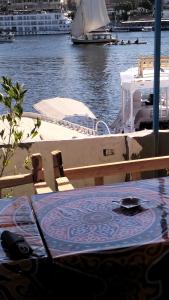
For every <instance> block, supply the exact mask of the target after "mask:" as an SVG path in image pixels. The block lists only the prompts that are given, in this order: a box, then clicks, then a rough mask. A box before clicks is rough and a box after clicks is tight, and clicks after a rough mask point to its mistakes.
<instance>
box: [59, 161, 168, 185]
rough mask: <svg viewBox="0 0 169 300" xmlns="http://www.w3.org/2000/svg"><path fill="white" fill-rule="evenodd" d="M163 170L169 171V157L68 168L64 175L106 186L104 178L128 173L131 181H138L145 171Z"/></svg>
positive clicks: (70, 178)
mask: <svg viewBox="0 0 169 300" xmlns="http://www.w3.org/2000/svg"><path fill="white" fill-rule="evenodd" d="M162 169H169V156H160V157H151V158H143V159H137V160H129V161H121V162H113V163H107V164H99V165H91V166H83V167H77V168H68V169H65V170H64V174H65V176H66V177H68V178H69V180H73V179H85V178H94V179H95V185H102V184H104V176H112V175H117V174H120V173H123V174H124V173H125V174H126V173H127V174H129V175H130V180H137V179H141V173H142V172H144V171H156V170H162Z"/></svg>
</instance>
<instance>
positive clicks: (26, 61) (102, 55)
mask: <svg viewBox="0 0 169 300" xmlns="http://www.w3.org/2000/svg"><path fill="white" fill-rule="evenodd" d="M118 37H119V39H124V40H128V39H130V40H134V39H136V38H137V37H138V38H139V39H140V40H144V41H145V40H146V41H147V44H146V45H126V46H120V45H119V46H106V45H72V43H71V40H70V36H69V35H60V36H37V37H36V36H33V37H17V38H16V41H15V42H14V43H12V44H5V43H4V44H1V45H0V76H2V75H5V76H6V75H7V76H10V77H12V78H13V79H14V80H17V81H19V82H21V83H24V85H25V87H26V88H27V90H28V92H27V94H26V99H25V100H26V101H25V107H24V108H25V110H27V111H30V110H31V111H33V108H32V105H33V104H34V103H36V102H38V101H39V100H41V99H45V98H50V97H57V96H58V97H68V98H74V99H77V100H82V101H83V102H84V103H86V104H87V105H88V106H89V107H90V108H91V109H92V111H93V112H94V113H95V115H96V116H98V117H99V118H101V119H103V120H104V121H106V122H107V123H108V124H110V123H111V121H112V120H113V119H114V118H115V116H116V114H117V112H118V109H119V106H120V71H123V70H126V69H127V68H128V67H131V66H135V65H136V64H137V61H138V58H139V57H140V56H141V55H152V54H153V52H154V50H153V48H154V41H153V38H154V32H133V33H128V32H127V33H126V32H125V33H119V34H118ZM168 42H169V36H168V32H167V31H166V32H162V47H161V48H162V54H163V55H167V54H168ZM0 112H2V108H0Z"/></svg>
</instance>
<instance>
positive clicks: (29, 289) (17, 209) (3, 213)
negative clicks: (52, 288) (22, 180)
mask: <svg viewBox="0 0 169 300" xmlns="http://www.w3.org/2000/svg"><path fill="white" fill-rule="evenodd" d="M4 230H9V231H11V232H15V233H18V234H20V235H23V236H24V237H25V238H26V240H27V241H28V243H29V245H30V246H31V248H32V249H33V254H34V256H31V257H30V258H29V259H19V260H11V259H10V257H8V255H7V253H6V252H5V251H4V249H3V247H2V245H1V243H0V299H1V300H7V299H12V300H13V299H16V300H22V299H23V300H25V299H34V300H35V299H42V295H44V287H43V284H42V283H41V282H40V280H39V279H38V273H39V272H40V270H41V269H42V265H43V264H44V263H43V261H46V259H47V253H46V250H45V248H44V246H43V242H42V239H41V237H40V234H39V231H38V228H37V225H36V221H35V219H34V217H33V213H32V209H31V206H30V201H29V199H28V198H27V197H26V196H23V197H19V198H16V199H11V198H6V199H0V234H1V233H2V232H3V231H4Z"/></svg>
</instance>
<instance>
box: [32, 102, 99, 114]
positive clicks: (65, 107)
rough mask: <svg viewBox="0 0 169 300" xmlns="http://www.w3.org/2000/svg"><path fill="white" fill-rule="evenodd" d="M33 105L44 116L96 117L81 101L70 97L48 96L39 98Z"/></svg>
mask: <svg viewBox="0 0 169 300" xmlns="http://www.w3.org/2000/svg"><path fill="white" fill-rule="evenodd" d="M33 107H34V108H35V109H36V110H37V111H38V112H40V113H41V114H43V115H44V116H47V117H50V118H55V119H57V120H63V119H66V118H67V117H76V116H82V117H86V118H91V119H96V117H95V115H94V114H93V113H92V112H91V110H90V109H89V108H88V107H87V106H86V105H85V104H84V103H82V102H80V101H78V100H74V99H70V98H59V97H56V98H50V99H45V100H41V101H40V102H38V103H36V104H34V105H33Z"/></svg>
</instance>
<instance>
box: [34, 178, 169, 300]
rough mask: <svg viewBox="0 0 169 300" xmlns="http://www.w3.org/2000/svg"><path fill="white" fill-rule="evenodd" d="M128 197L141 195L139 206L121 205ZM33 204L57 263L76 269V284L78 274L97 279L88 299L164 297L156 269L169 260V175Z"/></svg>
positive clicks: (163, 282) (54, 195) (46, 198)
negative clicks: (132, 209) (133, 208)
mask: <svg viewBox="0 0 169 300" xmlns="http://www.w3.org/2000/svg"><path fill="white" fill-rule="evenodd" d="M126 197H137V198H139V200H140V202H139V203H140V206H139V209H138V210H136V211H132V213H130V212H131V211H129V210H128V209H127V210H124V209H122V207H121V199H123V198H126ZM32 204H33V208H34V211H35V214H36V216H37V220H38V222H39V224H40V228H41V230H42V233H43V236H44V238H45V241H46V244H47V247H48V250H49V253H50V255H51V257H52V259H53V261H54V262H55V264H56V266H57V267H58V266H60V267H62V269H63V270H64V272H65V274H66V272H67V271H68V270H69V271H71V272H73V270H74V273H72V275H71V280H72V283H73V282H74V280H73V278H74V275H75V274H81V276H82V274H83V276H84V277H85V278H90V279H92V280H93V284H94V282H95V281H96V282H97V284H96V286H97V288H95V291H93V293H94V294H93V298H92V296H91V293H90V296H89V295H88V296H87V299H112V295H114V297H115V298H113V299H116V300H121V299H128V300H137V299H138V300H150V299H151V300H153V299H154V300H155V299H165V298H163V297H164V295H165V292H166V291H167V293H168V288H167V286H168V285H167V284H166V278H164V276H163V275H162V273H161V274H160V272H157V270H158V268H160V267H159V266H160V265H161V264H163V262H164V261H165V260H167V261H168V262H169V238H168V228H169V178H168V177H165V178H158V179H152V180H142V181H133V182H128V183H122V184H116V185H112V186H99V187H91V188H83V189H76V190H72V191H67V192H57V193H51V194H46V195H39V196H38V195H36V196H33V197H32ZM154 270H156V272H154ZM155 274H156V275H155ZM159 274H160V275H159ZM82 286H83V284H82ZM86 288H87V287H86ZM83 290H84V289H83ZM81 296H82V295H81V294H80V295H78V296H77V299H78V297H81ZM90 297H91V298H90ZM75 298H76V297H75Z"/></svg>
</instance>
